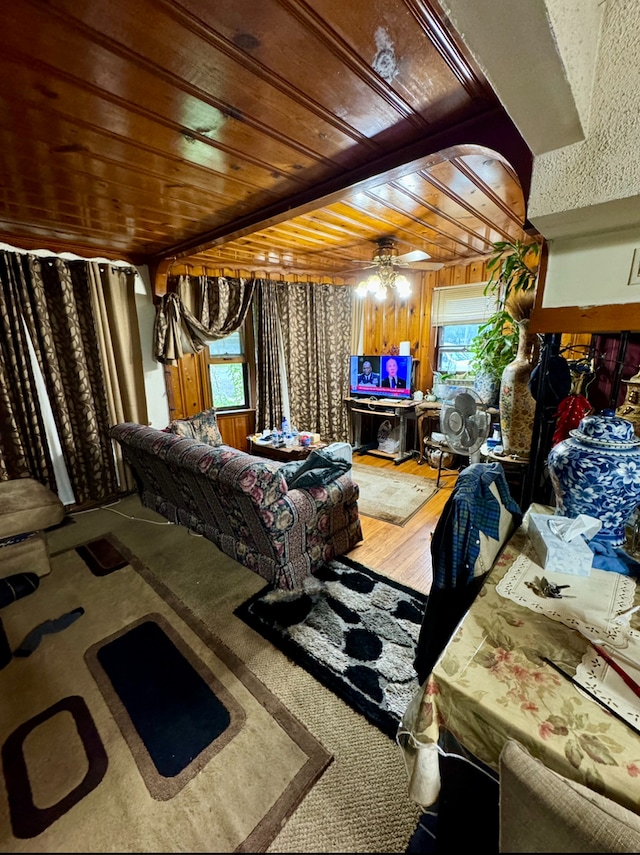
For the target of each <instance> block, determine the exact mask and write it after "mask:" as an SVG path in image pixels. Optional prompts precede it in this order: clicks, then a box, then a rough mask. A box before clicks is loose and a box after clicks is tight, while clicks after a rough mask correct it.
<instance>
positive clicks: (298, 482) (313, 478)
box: [280, 449, 351, 490]
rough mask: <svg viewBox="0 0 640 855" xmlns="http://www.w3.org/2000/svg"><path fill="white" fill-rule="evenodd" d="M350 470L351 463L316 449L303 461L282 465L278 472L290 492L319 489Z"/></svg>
mask: <svg viewBox="0 0 640 855" xmlns="http://www.w3.org/2000/svg"><path fill="white" fill-rule="evenodd" d="M349 469H351V463H349V462H348V461H346V460H344V459H342V458H340V457H334V456H333V455H332V454H331V453H326V450H322V449H318V450H314V451H312V452H311V453H310V454H309V455H308V457H306V458H305V459H304V460H296V461H294V462H292V463H284V464H283V465H282V466H281V467H280V472H281V474H282V475H284V478H285V481H286V482H287V486H288V487H289V489H290V490H292V489H293V488H294V487H297V488H304V487H319V486H323V485H324V484H328V483H329V482H330V481H335V479H336V478H338V477H339V476H340V475H343V474H344V473H345V472H348V471H349Z"/></svg>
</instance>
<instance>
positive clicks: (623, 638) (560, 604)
mask: <svg viewBox="0 0 640 855" xmlns="http://www.w3.org/2000/svg"><path fill="white" fill-rule="evenodd" d="M542 577H545V578H546V579H547V580H548V581H549V582H551V583H552V584H554V585H568V586H569V587H566V588H563V589H562V597H561V598H559V599H556V598H554V597H543V596H541V595H540V594H538V593H536V592H535V588H539V587H540V580H541V579H542ZM530 585H531V586H533V589H532V587H529V586H530ZM635 590H636V583H635V580H634V579H633V578H632V577H630V576H622V575H621V574H620V573H612V572H610V571H607V570H597V569H595V568H594V569H592V570H591V575H590V576H572V575H569V574H567V573H556V572H554V571H553V570H543V569H542V567H540V565H539V564H536V562H535V560H534V559H533V557H532V553H531V551H526V552H524V553H523V554H522V555H520V556H519V557H518V558H517V559H516V560H515V561H514V563H513V564H512V566H511V567H510V568H509V569H508V570H507V572H506V573H505V575H504V576H503V577H502V579H500V581H499V582H498V584H497V585H496V591H497V593H498V594H500V595H501V596H502V597H507V598H508V599H510V600H513V602H515V603H519V604H520V605H522V606H526V607H527V608H528V609H531V610H532V611H534V612H538V613H540V614H543V615H546V616H547V617H549V618H551V619H552V620H557V621H560V622H561V623H563V624H565V625H566V626H569V627H571V628H572V629H577V630H578V631H579V632H580V633H582V634H583V635H585V636H587V638H592V639H593V640H594V641H596V642H598V643H602V642H608V643H609V644H610V645H613V646H614V647H621V648H622V647H626V646H627V645H628V643H629V635H630V634H633V635H636V636H638V638H640V633H637V632H636V631H635V630H631V629H629V627H628V626H625V625H624V624H623V623H619V622H618V621H616V620H615V618H616V617H617V616H618V615H619V614H620V612H622V611H624V610H625V609H628V608H630V607H631V606H632V605H633V600H634V595H635Z"/></svg>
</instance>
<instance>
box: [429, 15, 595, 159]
mask: <svg viewBox="0 0 640 855" xmlns="http://www.w3.org/2000/svg"><path fill="white" fill-rule="evenodd" d="M553 2H554V5H557V6H563V7H566V10H564V9H563V10H555V11H554V16H553V17H554V19H556V20H557V21H558V23H559V26H560V35H561V36H562V42H564V41H565V40H566V38H567V35H566V33H567V32H568V31H571V30H572V29H573V30H574V32H577V33H578V34H579V38H580V40H581V41H583V43H586V42H587V41H588V39H587V35H586V34H585V33H584V29H583V28H584V27H586V23H587V22H588V21H591V18H592V7H593V9H597V8H598V2H599V0H553ZM440 5H441V6H442V8H443V9H444V11H445V12H446V14H447V16H448V17H449V19H450V21H451V23H452V24H453V26H454V28H455V29H456V31H457V32H458V33H459V35H460V36H461V37H462V39H463V40H464V42H465V44H466V45H467V47H468V48H469V50H470V51H471V53H472V54H473V56H474V57H475V59H476V61H477V62H478V64H479V65H480V67H481V68H482V70H483V72H484V74H485V76H486V77H487V80H489V82H490V83H491V86H492V87H493V89H494V91H495V93H496V95H497V96H498V98H499V99H500V101H501V103H502V105H503V106H504V108H505V110H506V111H507V113H508V114H509V116H510V117H511V119H512V120H513V122H514V124H515V125H516V127H517V128H518V130H519V131H520V133H521V134H522V136H523V137H524V138H525V140H526V141H527V144H528V145H529V148H530V149H531V151H532V152H533V153H534V154H539V153H541V152H545V151H550V150H553V149H557V148H558V147H560V146H564V145H568V144H569V143H573V142H576V141H577V140H580V139H583V138H584V130H583V126H582V124H581V121H580V115H579V111H578V107H577V106H576V96H575V94H574V90H575V91H576V92H580V93H581V94H580V98H579V99H578V102H579V103H584V101H585V100H586V101H588V93H586V94H585V93H583V91H582V90H583V89H585V88H587V89H588V88H589V82H588V78H589V73H588V67H587V66H588V63H589V56H591V55H592V54H593V53H594V50H592V49H591V48H590V49H589V52H588V54H585V55H584V56H582V55H579V54H577V52H576V51H574V50H573V49H570V50H569V51H567V64H565V61H564V59H563V56H562V54H561V51H560V50H559V40H558V39H557V38H556V34H555V33H554V32H553V29H552V27H551V24H550V14H549V11H548V10H547V3H546V2H545V0H440ZM577 7H580V8H577ZM584 7H589V11H588V13H587V15H586V16H585V17H584V18H583V17H581V15H580V10H583V8H584ZM570 74H574V75H575V78H576V79H575V80H572V81H571V82H570V80H569V75H570ZM585 113H586V114H588V109H586V110H585Z"/></svg>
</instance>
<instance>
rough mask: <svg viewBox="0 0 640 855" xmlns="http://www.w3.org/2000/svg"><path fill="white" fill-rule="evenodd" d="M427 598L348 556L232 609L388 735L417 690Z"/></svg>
mask: <svg viewBox="0 0 640 855" xmlns="http://www.w3.org/2000/svg"><path fill="white" fill-rule="evenodd" d="M426 599H427V598H426V597H425V596H424V595H423V594H420V593H419V592H417V591H414V590H411V589H410V588H407V587H405V586H403V585H399V584H398V583H396V582H394V581H393V580H392V579H389V578H387V577H384V576H381V575H379V574H378V573H375V572H374V571H373V570H370V569H369V568H367V567H364V566H363V565H361V564H358V563H356V562H355V561H350V560H349V559H347V558H342V559H340V560H334V561H331V562H329V563H328V564H326V565H325V566H324V567H322V568H321V569H320V570H318V571H316V573H315V574H314V575H313V576H312V577H310V578H309V579H306V580H305V582H304V584H303V588H302V589H301V590H299V591H281V590H278V591H274V590H271V589H269V588H265V589H264V590H262V591H259V592H258V593H257V594H256V595H254V596H253V597H251V598H250V599H249V600H248V601H247V602H245V603H243V604H242V605H241V606H240V607H239V608H237V609H236V611H235V614H236V615H238V617H240V618H242V620H244V621H245V622H246V623H247V624H248V625H249V626H251V627H252V628H253V629H255V630H256V631H257V632H259V633H260V634H261V635H263V636H264V637H265V638H267V639H269V640H270V641H271V642H272V643H273V644H274V645H275V646H276V647H278V648H279V649H280V650H282V651H283V652H284V653H286V654H287V656H289V657H290V658H291V659H292V660H293V661H294V662H296V663H297V664H299V665H301V666H302V667H303V668H305V669H306V670H307V671H309V673H310V674H312V675H313V676H314V677H315V678H316V679H317V680H319V681H320V682H321V683H322V684H323V685H325V686H327V688H329V689H331V690H332V691H333V692H335V693H336V694H337V695H338V696H339V697H341V698H342V699H343V700H344V701H346V702H347V703H348V704H349V705H350V706H351V707H352V708H353V709H355V710H357V711H358V712H359V713H361V714H362V715H364V716H365V717H366V718H367V719H368V720H369V721H370V722H371V723H372V724H375V725H376V727H378V728H379V729H380V730H382V731H383V733H386V734H387V736H390V737H391V738H395V735H396V732H397V729H398V724H399V722H400V719H401V717H402V714H403V712H404V711H405V709H406V707H407V705H408V703H409V700H410V699H411V697H412V695H413V694H414V692H415V691H416V690H417V689H418V679H417V676H416V673H415V670H414V668H413V659H414V656H415V648H416V644H417V640H418V635H419V633H420V626H421V623H422V618H423V615H424V610H425V606H426Z"/></svg>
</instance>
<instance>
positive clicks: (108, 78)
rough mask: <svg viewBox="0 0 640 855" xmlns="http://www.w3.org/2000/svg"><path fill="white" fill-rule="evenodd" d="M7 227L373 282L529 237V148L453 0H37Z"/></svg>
mask: <svg viewBox="0 0 640 855" xmlns="http://www.w3.org/2000/svg"><path fill="white" fill-rule="evenodd" d="M2 23H3V27H2V40H3V49H2V51H1V52H0V81H2V82H1V83H0V178H1V190H0V240H1V241H3V242H5V243H9V244H11V245H14V246H17V247H21V248H26V249H29V248H45V249H50V250H53V251H62V250H69V251H72V252H77V253H79V254H81V255H83V256H96V255H104V256H106V257H108V258H122V259H125V260H129V261H131V262H133V263H149V264H150V265H151V267H152V269H157V268H158V266H159V265H160V266H161V267H162V262H164V269H165V270H166V269H167V266H168V264H169V261H170V260H172V259H180V260H181V261H185V260H189V261H191V262H193V263H194V264H204V265H209V266H214V267H215V266H225V267H231V268H243V269H247V270H251V271H254V272H260V271H267V272H274V273H275V272H278V271H284V272H287V271H290V272H291V271H296V272H306V273H318V274H324V275H328V276H341V275H342V276H344V277H350V276H352V275H353V273H352V271H353V270H354V268H358V265H360V266H362V262H368V261H369V260H370V259H371V256H372V252H373V250H374V249H375V246H376V240H377V239H378V238H380V237H386V236H393V237H394V238H395V240H396V244H397V248H398V252H399V253H400V254H404V253H407V252H410V251H413V250H421V251H423V252H426V253H428V254H429V255H430V256H431V259H432V260H433V261H434V262H438V263H441V264H445V265H447V266H448V265H452V264H460V263H464V262H466V261H469V260H471V259H476V258H479V257H483V256H486V255H487V253H488V252H489V250H490V244H491V242H492V241H495V240H501V239H504V238H515V237H522V236H524V232H523V224H524V223H525V198H526V194H527V192H528V180H529V176H530V169H531V157H530V153H529V150H528V148H527V147H526V145H525V144H524V142H523V141H522V139H521V138H520V136H519V134H518V133H517V131H516V129H515V128H514V127H513V125H512V123H511V122H510V120H509V119H508V117H507V116H506V114H505V113H504V111H503V110H502V108H501V107H500V105H499V103H498V102H497V100H496V98H495V96H494V95H493V93H492V91H491V89H490V87H489V85H488V83H487V81H486V80H485V78H484V77H483V75H482V72H481V71H480V69H479V67H478V66H477V65H476V63H475V62H474V60H473V59H472V58H471V57H470V55H469V54H468V52H467V51H466V49H465V48H464V45H463V43H462V41H461V40H460V39H459V37H458V36H457V35H456V33H455V32H454V31H453V29H452V28H451V26H450V25H449V24H448V22H447V20H446V18H445V16H444V15H443V13H442V11H441V10H440V9H439V8H438V6H437V5H436V3H435V2H427V0H306V2H304V0H223V2H221V0H180V2H178V3H176V2H171V1H170V0H92V2H78V0H47V2H44V0H42V1H41V0H20V2H17V3H12V4H8V5H7V7H6V8H5V9H4V11H3V22H2Z"/></svg>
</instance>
